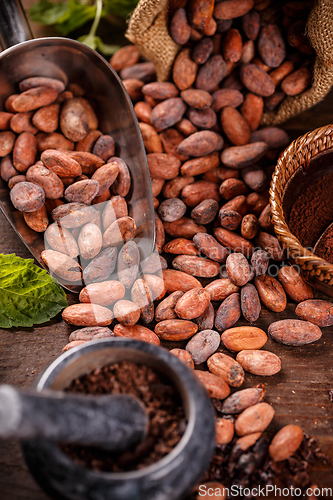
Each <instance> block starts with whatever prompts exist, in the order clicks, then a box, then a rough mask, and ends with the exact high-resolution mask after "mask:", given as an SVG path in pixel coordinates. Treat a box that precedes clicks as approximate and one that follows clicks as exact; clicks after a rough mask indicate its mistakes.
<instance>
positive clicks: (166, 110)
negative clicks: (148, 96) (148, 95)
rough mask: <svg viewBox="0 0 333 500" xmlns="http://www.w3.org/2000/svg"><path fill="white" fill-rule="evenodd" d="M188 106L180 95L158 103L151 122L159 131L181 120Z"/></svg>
mask: <svg viewBox="0 0 333 500" xmlns="http://www.w3.org/2000/svg"><path fill="white" fill-rule="evenodd" d="M185 109H186V106H185V104H184V101H183V100H182V99H181V98H180V97H172V98H170V99H166V100H165V101H163V102H161V103H160V104H157V106H155V108H154V109H153V111H152V114H151V123H152V125H153V126H154V127H155V129H156V130H157V131H158V132H159V131H161V130H165V129H166V128H170V127H172V126H173V125H175V123H177V122H179V121H180V119H181V118H182V116H183V114H184V113H185Z"/></svg>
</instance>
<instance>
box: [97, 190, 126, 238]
mask: <svg viewBox="0 0 333 500" xmlns="http://www.w3.org/2000/svg"><path fill="white" fill-rule="evenodd" d="M127 216H128V208H127V203H126V200H125V199H124V198H123V197H122V196H119V195H118V196H112V198H111V199H110V200H109V201H108V202H107V203H106V205H105V208H104V210H103V212H102V220H103V228H104V230H106V229H107V228H108V227H109V226H111V224H112V223H113V222H115V220H117V219H120V218H122V217H127Z"/></svg>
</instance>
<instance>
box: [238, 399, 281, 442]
mask: <svg viewBox="0 0 333 500" xmlns="http://www.w3.org/2000/svg"><path fill="white" fill-rule="evenodd" d="M274 413H275V412H274V408H273V407H272V406H270V405H269V404H268V403H258V404H256V405H254V406H250V408H246V410H244V411H243V412H242V413H241V414H240V415H239V417H238V418H237V420H236V422H235V431H236V433H237V434H238V436H245V435H246V434H252V433H254V432H263V431H264V430H265V429H266V428H267V427H268V426H269V424H270V423H271V421H272V420H273V417H274Z"/></svg>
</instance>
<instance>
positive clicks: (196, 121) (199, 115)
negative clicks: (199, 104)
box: [187, 108, 217, 129]
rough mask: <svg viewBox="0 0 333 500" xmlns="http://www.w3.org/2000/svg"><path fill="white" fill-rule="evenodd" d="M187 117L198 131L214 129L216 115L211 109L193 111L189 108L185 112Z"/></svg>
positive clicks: (193, 109)
mask: <svg viewBox="0 0 333 500" xmlns="http://www.w3.org/2000/svg"><path fill="white" fill-rule="evenodd" d="M187 117H188V118H189V120H191V122H192V123H193V125H195V126H196V127H198V128H199V129H210V128H213V127H215V125H216V123H217V118H216V113H215V111H213V110H212V109H211V108H208V109H195V108H190V109H189V110H188V111H187Z"/></svg>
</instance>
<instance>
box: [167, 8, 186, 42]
mask: <svg viewBox="0 0 333 500" xmlns="http://www.w3.org/2000/svg"><path fill="white" fill-rule="evenodd" d="M169 31H170V36H171V38H172V39H173V41H174V42H176V43H178V44H179V45H186V43H187V42H188V41H189V39H190V36H191V26H190V25H189V24H188V20H187V15H186V10H185V9H177V10H176V12H175V13H174V15H173V16H172V19H171V22H170V26H169Z"/></svg>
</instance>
